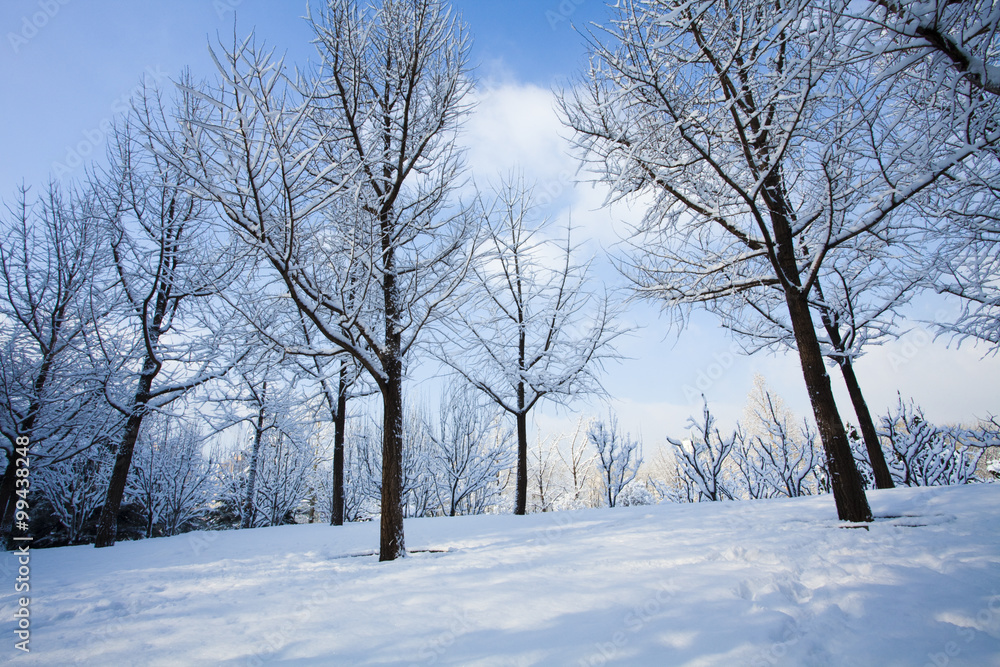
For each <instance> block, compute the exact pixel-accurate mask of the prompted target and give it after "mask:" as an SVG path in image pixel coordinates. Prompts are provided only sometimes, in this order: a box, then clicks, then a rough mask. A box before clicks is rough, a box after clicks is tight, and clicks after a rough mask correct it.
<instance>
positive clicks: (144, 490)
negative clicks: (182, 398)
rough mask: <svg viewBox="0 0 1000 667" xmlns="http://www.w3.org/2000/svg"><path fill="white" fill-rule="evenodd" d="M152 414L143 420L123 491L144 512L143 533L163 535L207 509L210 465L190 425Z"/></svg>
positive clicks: (189, 523) (179, 529)
mask: <svg viewBox="0 0 1000 667" xmlns="http://www.w3.org/2000/svg"><path fill="white" fill-rule="evenodd" d="M154 417H155V419H146V420H144V421H143V427H142V431H141V432H140V434H139V438H138V440H137V442H136V447H135V452H134V457H133V461H132V475H131V477H130V479H129V485H128V489H127V492H126V493H127V496H129V497H131V498H132V499H133V500H134V501H135V502H136V503H137V504H138V505H139V506H140V507H141V508H142V511H143V513H144V514H145V519H146V526H145V535H146V537H153V535H155V534H158V535H164V536H168V537H169V536H170V535H176V534H178V533H179V532H182V531H183V530H184V529H185V528H187V529H190V528H191V527H192V526H193V525H196V522H197V521H198V520H200V519H201V518H203V517H204V516H205V514H206V513H207V511H208V501H209V498H210V492H211V486H212V485H211V478H212V466H211V462H210V461H206V460H205V459H204V457H203V456H202V453H201V449H202V445H203V444H204V438H203V437H202V435H201V434H200V433H198V431H197V430H196V429H194V428H193V427H192V426H191V425H190V424H177V423H174V421H175V420H172V419H170V418H164V417H162V416H160V415H154Z"/></svg>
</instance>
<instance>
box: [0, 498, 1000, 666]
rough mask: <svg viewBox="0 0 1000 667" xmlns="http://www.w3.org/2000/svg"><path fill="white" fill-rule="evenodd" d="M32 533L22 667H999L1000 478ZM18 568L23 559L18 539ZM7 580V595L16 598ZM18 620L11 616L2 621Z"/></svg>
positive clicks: (9, 558) (11, 565) (14, 654)
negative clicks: (81, 540)
mask: <svg viewBox="0 0 1000 667" xmlns="http://www.w3.org/2000/svg"><path fill="white" fill-rule="evenodd" d="M869 497H870V500H871V503H872V508H873V510H874V511H875V514H876V515H877V516H878V517H879V518H878V519H877V520H876V521H875V523H874V524H872V525H871V526H870V527H869V529H868V530H866V529H864V528H850V527H847V526H845V525H844V524H841V523H839V522H838V521H836V518H835V511H834V507H833V501H832V498H831V497H830V496H821V497H812V498H804V499H796V500H774V501H758V502H741V503H703V504H697V505H659V506H652V507H633V508H616V509H611V510H581V511H576V512H563V513H555V514H541V515H532V516H527V517H513V516H476V517H460V518H438V519H418V520H408V521H407V523H406V539H407V546H408V548H409V549H410V550H411V551H415V552H416V553H413V554H412V555H411V556H410V557H408V558H406V559H403V560H400V561H396V562H392V563H379V562H377V557H376V556H374V555H371V554H372V550H373V549H374V548H375V546H376V545H377V543H378V534H377V530H378V526H377V525H376V524H374V523H366V524H353V525H348V526H344V527H339V528H334V527H330V526H325V525H299V526H283V527H278V528H261V529H254V530H244V531H229V532H208V533H191V534H187V535H181V536H178V537H172V538H160V539H151V540H145V541H140V542H129V543H119V544H118V545H117V546H115V547H113V548H110V549H94V548H93V547H89V546H80V547H65V548H59V549H50V550H36V551H34V552H32V555H31V596H32V603H31V621H32V623H31V642H30V648H31V652H30V654H24V653H22V652H21V651H17V650H15V649H14V647H13V645H14V641H15V640H14V639H13V633H12V632H7V633H5V635H6V636H7V641H6V644H7V645H6V646H4V647H3V648H2V649H0V656H2V657H3V658H4V659H11V660H12V662H14V664H19V665H21V664H23V665H70V664H87V665H116V666H121V665H132V664H136V665H264V664H282V665H397V664H399V665H434V664H437V665H610V664H622V665H692V666H693V665H727V666H729V665H879V666H888V665H918V666H923V665H935V666H938V667H940V666H942V665H948V666H953V665H976V666H981V665H1000V484H988V485H987V484H983V485H975V486H965V487H950V488H924V489H897V490H893V491H878V492H871V493H870V495H869ZM4 558H5V560H4V564H3V568H2V569H3V570H4V572H5V576H6V577H7V579H8V580H10V581H12V580H13V575H12V574H11V573H12V572H13V570H14V569H16V564H15V557H14V556H13V555H12V554H9V553H8V554H5V555H4ZM12 588H13V586H12V585H11V586H4V590H3V594H2V595H0V604H2V606H3V609H4V616H5V618H7V619H10V618H11V613H10V612H11V610H13V609H14V608H15V605H16V604H17V601H16V594H15V593H13V592H12ZM5 624H6V626H7V627H8V628H10V627H12V623H11V621H10V620H7V621H5Z"/></svg>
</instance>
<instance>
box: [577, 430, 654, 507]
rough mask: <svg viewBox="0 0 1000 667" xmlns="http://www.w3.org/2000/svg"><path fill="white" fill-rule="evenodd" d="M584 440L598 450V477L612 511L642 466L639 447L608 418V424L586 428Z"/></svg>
mask: <svg viewBox="0 0 1000 667" xmlns="http://www.w3.org/2000/svg"><path fill="white" fill-rule="evenodd" d="M587 440H588V441H590V444H591V445H593V446H594V449H596V450H597V459H596V461H595V463H596V465H597V467H598V471H599V473H600V476H601V490H602V492H603V495H604V500H605V501H606V502H607V504H608V507H614V506H615V504H616V503H617V502H618V497H619V496H620V495H621V494H622V493H623V492H624V491H625V489H626V488H627V487H628V485H629V484H631V483H632V482H633V481H634V480H635V477H636V475H637V474H638V473H639V467H640V466H641V465H642V447H641V445H640V443H639V441H638V440H633V439H632V436H631V435H629V434H628V433H622V431H621V429H619V427H618V417H616V416H615V415H611V416H609V417H608V423H607V424H605V423H604V422H603V421H597V420H595V421H593V422H591V423H590V426H589V427H588V428H587Z"/></svg>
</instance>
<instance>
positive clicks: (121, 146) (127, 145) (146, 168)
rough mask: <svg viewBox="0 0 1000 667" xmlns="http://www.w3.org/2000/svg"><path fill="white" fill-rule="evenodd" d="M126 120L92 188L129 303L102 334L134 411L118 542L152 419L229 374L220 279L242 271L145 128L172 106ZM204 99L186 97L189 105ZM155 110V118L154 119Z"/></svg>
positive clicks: (125, 452) (127, 410)
mask: <svg viewBox="0 0 1000 667" xmlns="http://www.w3.org/2000/svg"><path fill="white" fill-rule="evenodd" d="M145 102H146V106H145V107H144V108H140V109H139V110H138V111H137V112H136V114H137V116H133V117H132V118H130V119H128V120H127V121H126V122H125V123H123V124H122V125H121V126H120V128H119V130H118V132H117V133H116V135H115V137H114V138H113V140H112V144H111V147H110V149H109V160H110V166H109V167H108V168H107V169H106V171H105V172H104V173H102V174H99V175H98V174H95V175H94V177H93V178H92V183H91V186H92V187H93V188H94V190H95V193H96V194H95V200H96V201H97V202H99V205H100V208H99V210H97V211H96V212H95V215H97V216H98V217H99V219H100V222H101V224H102V225H103V226H104V228H105V230H106V232H105V233H106V236H107V239H108V241H107V243H108V246H109V249H108V250H109V254H110V256H111V259H112V261H113V265H114V269H115V272H116V277H117V285H116V287H115V289H116V290H117V291H118V294H120V295H121V303H122V307H121V309H120V310H119V311H117V312H116V316H117V317H120V318H121V320H120V324H119V325H118V328H117V329H118V330H117V331H114V332H110V333H108V334H107V335H106V336H105V337H103V338H101V339H100V341H99V344H100V347H101V349H102V351H103V352H104V355H105V358H107V359H109V360H114V359H118V358H120V357H124V359H125V362H124V363H123V364H121V365H120V369H119V371H118V372H117V373H115V374H113V376H112V377H110V378H109V379H108V381H107V387H106V391H105V394H106V396H107V398H108V400H109V402H110V403H111V404H112V405H113V406H114V407H115V409H117V410H118V411H119V412H120V413H121V415H122V416H123V418H124V419H125V426H124V429H123V431H122V433H121V437H120V439H119V441H118V443H117V449H116V458H115V466H114V470H113V471H112V475H111V479H110V482H109V486H108V491H107V496H106V498H105V502H104V506H103V508H102V510H101V518H100V521H99V525H98V531H97V540H96V546H98V547H106V546H111V545H113V544H114V543H115V539H116V535H117V525H118V511H119V508H120V506H121V502H122V498H123V497H124V494H125V489H126V484H127V480H128V474H129V469H130V467H131V463H132V456H133V452H134V449H135V443H136V439H137V438H138V436H139V432H140V429H141V427H142V422H143V420H144V419H145V418H146V416H147V415H148V414H150V413H151V412H153V411H155V410H157V409H160V408H163V407H164V406H166V405H168V404H170V403H171V402H173V401H175V400H177V399H178V398H180V397H181V396H183V395H184V394H185V393H187V392H189V391H190V390H192V389H194V388H196V387H199V386H201V385H203V384H205V383H206V382H209V381H211V380H213V379H215V378H218V377H221V376H222V375H224V374H225V373H226V372H227V371H228V370H229V368H231V366H232V362H230V361H229V360H228V355H227V349H229V348H227V346H226V345H225V344H224V341H225V339H226V334H225V331H226V327H225V326H224V325H223V324H222V321H224V320H226V319H227V318H226V316H225V314H224V313H223V312H221V311H220V308H219V307H220V303H219V301H218V299H216V300H215V301H214V302H211V303H206V302H210V301H211V299H212V297H215V296H216V295H217V294H218V293H219V289H220V285H222V284H223V282H224V280H226V278H227V276H228V275H229V274H230V273H231V272H232V270H233V266H234V264H233V262H232V261H231V260H230V258H227V257H226V254H225V247H224V246H222V245H220V243H219V242H218V240H217V239H216V237H214V236H213V235H212V234H211V233H210V230H209V228H208V224H207V220H206V215H207V212H206V211H205V207H204V205H203V204H202V203H201V202H200V201H199V200H198V199H196V198H195V197H193V196H192V195H191V194H190V193H189V189H190V185H191V184H190V182H189V181H188V179H187V178H186V177H185V176H184V174H183V173H182V172H180V171H179V170H177V169H174V168H171V166H170V165H169V164H168V163H167V162H165V161H164V160H162V159H160V158H159V157H158V156H157V155H156V154H155V152H154V151H152V150H151V149H150V148H149V146H148V145H144V144H143V142H142V140H141V137H140V135H138V134H137V133H136V132H135V128H136V126H141V125H146V124H148V123H149V114H153V113H159V114H163V113H164V112H163V110H162V107H160V106H159V105H158V102H157V100H156V98H155V96H152V95H151V96H147V97H146V99H145ZM193 107H194V102H193V101H192V99H191V98H190V97H188V98H185V99H184V100H183V101H182V106H181V108H180V110H179V111H180V112H181V113H190V112H191V111H192V109H193ZM144 115H145V117H144Z"/></svg>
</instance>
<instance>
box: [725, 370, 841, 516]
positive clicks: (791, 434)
mask: <svg viewBox="0 0 1000 667" xmlns="http://www.w3.org/2000/svg"><path fill="white" fill-rule="evenodd" d="M754 385H755V386H754V390H753V391H752V392H751V394H750V397H749V403H748V405H747V408H746V410H745V413H744V415H745V417H744V420H743V424H742V427H741V428H739V429H738V431H739V435H737V437H736V439H735V441H734V445H733V449H732V454H731V455H732V457H733V461H734V463H735V464H736V466H737V468H738V469H739V471H740V474H741V476H742V478H743V481H744V483H745V485H746V492H747V495H748V496H749V497H750V498H769V497H773V496H785V497H788V498H795V497H798V496H804V495H811V494H813V493H815V492H816V491H817V489H818V485H817V484H816V475H817V471H818V470H820V469H821V468H822V455H821V453H820V451H819V449H818V447H817V443H816V431H815V430H814V429H813V428H811V427H810V426H809V424H808V422H803V423H802V424H801V426H798V427H796V425H795V424H794V417H793V416H792V414H791V412H789V410H788V409H787V408H785V406H784V403H783V402H782V401H781V399H780V398H779V397H778V396H775V395H774V394H772V393H771V391H770V390H769V389H768V388H767V386H766V385H765V384H764V381H763V378H761V377H759V376H758V377H757V378H755V382H754Z"/></svg>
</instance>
